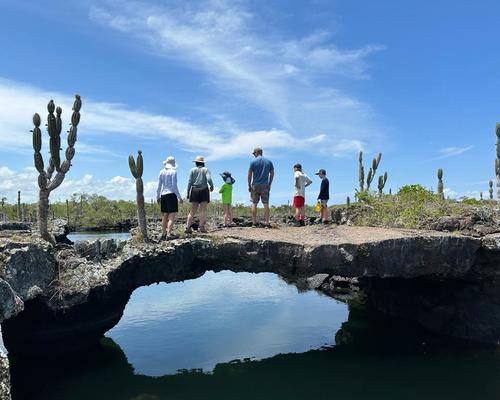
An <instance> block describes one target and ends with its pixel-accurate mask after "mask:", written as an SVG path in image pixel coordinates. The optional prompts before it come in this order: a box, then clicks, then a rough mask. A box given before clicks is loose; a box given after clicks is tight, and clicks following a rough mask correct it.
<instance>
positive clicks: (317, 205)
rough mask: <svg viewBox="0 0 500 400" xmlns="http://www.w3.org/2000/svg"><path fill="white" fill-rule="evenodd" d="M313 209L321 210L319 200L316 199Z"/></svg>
mask: <svg viewBox="0 0 500 400" xmlns="http://www.w3.org/2000/svg"><path fill="white" fill-rule="evenodd" d="M314 211H316V212H320V211H321V201H318V202H317V203H316V205H315V206H314Z"/></svg>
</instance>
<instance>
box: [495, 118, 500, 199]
mask: <svg viewBox="0 0 500 400" xmlns="http://www.w3.org/2000/svg"><path fill="white" fill-rule="evenodd" d="M496 134H497V158H496V159H495V176H496V178H497V201H500V124H497V126H496Z"/></svg>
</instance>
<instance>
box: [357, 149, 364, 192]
mask: <svg viewBox="0 0 500 400" xmlns="http://www.w3.org/2000/svg"><path fill="white" fill-rule="evenodd" d="M358 161H359V164H358V180H359V191H360V192H363V191H364V190H365V169H364V167H363V152H362V151H360V152H359V157H358Z"/></svg>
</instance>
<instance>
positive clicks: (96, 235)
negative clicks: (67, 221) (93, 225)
mask: <svg viewBox="0 0 500 400" xmlns="http://www.w3.org/2000/svg"><path fill="white" fill-rule="evenodd" d="M68 239H69V240H71V241H72V242H77V241H79V240H96V239H116V240H128V239H130V232H113V231H102V232H72V233H70V234H69V235H68Z"/></svg>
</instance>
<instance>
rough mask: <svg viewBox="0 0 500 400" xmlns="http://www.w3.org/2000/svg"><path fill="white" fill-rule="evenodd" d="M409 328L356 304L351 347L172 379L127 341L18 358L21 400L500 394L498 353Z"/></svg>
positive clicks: (347, 341) (346, 339) (16, 384)
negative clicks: (148, 370) (142, 369)
mask: <svg viewBox="0 0 500 400" xmlns="http://www.w3.org/2000/svg"><path fill="white" fill-rule="evenodd" d="M370 315H371V317H370ZM402 330H404V331H405V332H407V333H408V332H411V330H412V327H405V326H404V325H402V324H401V322H400V323H399V324H398V323H397V321H394V320H393V321H392V322H391V323H390V324H389V325H386V323H385V321H383V323H381V321H380V319H379V318H378V315H377V314H372V313H371V312H369V311H367V310H366V309H364V308H363V307H353V308H352V309H351V313H350V316H349V320H348V321H347V322H346V323H344V325H343V327H342V329H341V331H339V333H338V334H337V338H338V340H339V342H341V343H343V344H341V345H338V346H336V347H333V348H327V349H324V350H312V351H309V352H306V353H302V354H280V355H277V356H275V357H272V358H269V359H265V360H261V361H245V362H231V363H221V364H218V365H217V366H216V367H215V369H214V371H213V373H212V374H203V373H202V372H200V371H196V370H191V371H189V370H184V371H182V372H180V373H179V374H177V375H170V376H163V377H149V376H144V375H135V374H134V368H133V366H132V365H130V364H129V363H128V361H127V358H126V356H125V354H124V353H123V351H122V350H121V349H120V347H119V346H118V345H117V344H116V343H114V342H113V341H112V340H111V339H109V338H105V339H103V340H102V341H101V346H100V347H99V348H96V349H95V351H92V352H85V353H81V354H77V355H74V356H72V357H71V358H60V359H51V358H44V359H39V360H33V359H15V360H12V381H13V392H14V399H16V400H27V399H29V400H45V399H50V400H63V399H64V400H67V399H71V400H83V399H85V400H87V399H89V398H92V399H95V400H101V399H102V400H104V399H105V400H115V399H116V400H124V399H127V400H157V399H162V400H163V399H172V398H173V399H178V400H182V399H198V398H199V399H218V400H226V399H227V400H229V399H231V400H233V399H243V400H246V399H248V400H250V399H252V400H253V399H273V400H279V399H287V400H288V399H310V398H315V399H326V398H328V399H330V398H342V397H344V398H349V399H366V398H395V399H400V398H405V399H415V400H416V399H419V400H420V399H422V398H454V399H470V398H481V399H483V398H484V399H488V398H491V399H493V398H495V395H496V394H498V391H499V390H500V384H499V382H500V360H499V358H498V356H495V354H494V353H493V352H490V351H487V350H484V349H478V348H474V349H471V350H470V351H469V350H467V349H463V348H462V349H461V350H460V351H457V349H456V348H453V347H451V346H447V345H446V344H445V343H443V342H440V343H439V344H440V347H438V348H437V349H433V346H432V343H433V341H434V340H436V338H434V337H432V336H428V337H427V338H426V339H427V340H428V342H427V345H426V346H424V345H422V342H421V341H419V339H420V336H418V335H413V336H411V335H410V337H407V339H408V341H407V342H403V343H401V336H400V334H401V331H402ZM341 332H342V333H341ZM332 334H333V332H332ZM381 339H383V340H381ZM397 341H399V342H400V343H397ZM405 343H406V344H405ZM408 343H410V344H411V343H413V344H416V343H418V346H415V345H409V346H406V345H407V344H408ZM405 346H406V347H405Z"/></svg>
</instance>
